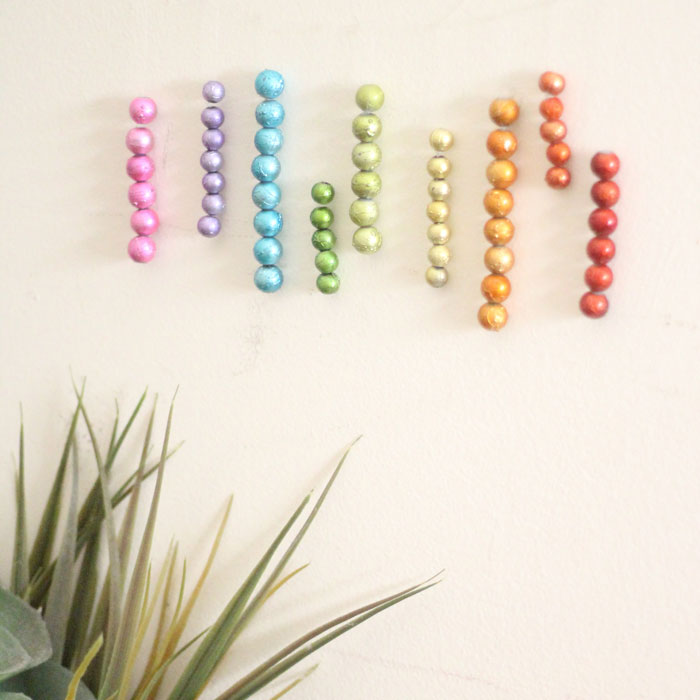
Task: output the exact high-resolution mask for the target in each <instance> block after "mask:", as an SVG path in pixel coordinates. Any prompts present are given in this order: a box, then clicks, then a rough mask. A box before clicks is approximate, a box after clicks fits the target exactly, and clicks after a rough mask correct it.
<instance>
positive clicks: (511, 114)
mask: <svg viewBox="0 0 700 700" xmlns="http://www.w3.org/2000/svg"><path fill="white" fill-rule="evenodd" d="M519 113H520V108H519V107H518V103H517V102H516V101H515V100H512V99H505V100H504V99H497V100H494V101H493V102H492V103H491V106H490V107H489V116H490V117H491V119H492V120H493V121H494V122H495V123H496V124H497V125H498V126H510V125H511V124H512V123H513V122H514V121H515V120H516V119H517V118H518V114H519ZM486 147H487V148H488V150H489V153H491V155H492V156H493V157H494V158H495V160H492V161H491V162H490V163H489V165H488V167H487V168H486V177H487V178H488V180H489V182H490V183H491V185H492V186H493V189H490V190H489V191H488V192H487V193H486V196H485V197H484V208H485V209H486V211H487V213H488V214H490V215H491V217H492V218H491V219H489V220H488V221H487V222H486V224H485V225H484V235H485V236H486V239H487V240H488V241H489V243H491V247H490V248H489V249H488V250H487V251H486V254H485V255H484V264H485V265H486V267H487V268H488V270H489V272H490V273H491V274H489V275H487V276H486V277H484V279H483V281H482V283H481V293H482V294H483V295H484V297H485V299H486V303H485V304H483V305H482V306H481V308H480V309H479V313H478V319H479V323H480V324H481V325H482V326H483V327H484V328H486V329H487V330H489V331H499V330H501V328H503V326H505V325H506V323H507V321H508V312H507V311H506V308H505V306H503V304H502V302H504V301H505V300H506V299H507V298H508V296H509V295H510V282H509V280H508V278H507V277H506V276H505V273H507V272H508V271H509V270H510V269H511V268H512V267H513V262H514V257H513V251H512V250H511V249H510V248H509V247H508V245H507V244H508V243H509V242H510V240H511V239H512V238H513V233H514V230H515V229H514V226H513V223H512V222H511V220H510V219H508V218H507V217H508V214H510V211H511V209H512V208H513V195H512V194H511V193H510V192H509V191H508V187H510V186H511V185H512V184H513V183H514V182H515V180H516V178H517V176H518V169H517V168H516V167H515V163H513V162H512V161H511V160H510V157H511V156H512V155H513V154H514V153H515V151H516V149H517V147H518V140H517V139H516V138H515V134H514V133H513V132H512V131H509V130H508V129H495V130H494V131H492V132H491V133H490V134H489V136H488V138H487V140H486Z"/></svg>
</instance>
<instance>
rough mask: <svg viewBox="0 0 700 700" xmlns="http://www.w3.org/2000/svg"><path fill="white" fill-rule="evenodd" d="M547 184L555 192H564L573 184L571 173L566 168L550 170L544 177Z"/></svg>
mask: <svg viewBox="0 0 700 700" xmlns="http://www.w3.org/2000/svg"><path fill="white" fill-rule="evenodd" d="M544 179H545V181H546V183H547V184H548V185H549V186H550V187H552V188H553V189H555V190H563V189H564V188H565V187H568V186H569V183H570V182H571V173H570V172H569V171H568V170H567V169H566V168H559V167H554V168H550V169H549V170H548V171H547V173H546V174H545V176H544Z"/></svg>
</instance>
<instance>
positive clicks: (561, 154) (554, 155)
mask: <svg viewBox="0 0 700 700" xmlns="http://www.w3.org/2000/svg"><path fill="white" fill-rule="evenodd" d="M547 158H548V159H549V162H550V163H551V164H552V165H559V166H562V165H564V163H566V162H567V161H568V160H569V158H571V149H570V148H569V147H568V146H567V145H566V144H565V143H563V142H560V143H551V144H550V145H549V146H547Z"/></svg>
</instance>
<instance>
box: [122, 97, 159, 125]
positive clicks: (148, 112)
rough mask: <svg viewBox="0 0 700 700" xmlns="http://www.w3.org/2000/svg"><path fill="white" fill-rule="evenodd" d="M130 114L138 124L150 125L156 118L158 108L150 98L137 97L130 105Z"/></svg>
mask: <svg viewBox="0 0 700 700" xmlns="http://www.w3.org/2000/svg"><path fill="white" fill-rule="evenodd" d="M129 114H130V115H131V118H132V119H133V120H134V121H135V122H136V123H137V124H150V123H151V122H152V121H153V120H154V119H155V118H156V114H158V108H157V107H156V103H155V102H154V101H153V100H152V99H151V98H150V97H135V98H134V99H133V100H131V104H130V105H129Z"/></svg>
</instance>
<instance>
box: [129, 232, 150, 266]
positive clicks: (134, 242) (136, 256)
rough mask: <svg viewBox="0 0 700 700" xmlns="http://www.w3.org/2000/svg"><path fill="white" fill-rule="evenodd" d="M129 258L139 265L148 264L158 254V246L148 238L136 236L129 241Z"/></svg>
mask: <svg viewBox="0 0 700 700" xmlns="http://www.w3.org/2000/svg"><path fill="white" fill-rule="evenodd" d="M128 251H129V257H130V258H131V259H132V260H133V261H134V262H137V263H147V262H150V261H151V260H153V256H154V255H155V254H156V244H155V243H154V242H153V239H152V238H149V237H148V236H134V237H133V238H132V239H131V240H130V241H129V247H128Z"/></svg>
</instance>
